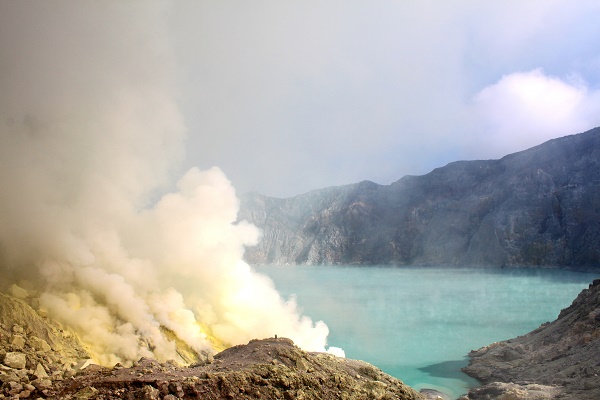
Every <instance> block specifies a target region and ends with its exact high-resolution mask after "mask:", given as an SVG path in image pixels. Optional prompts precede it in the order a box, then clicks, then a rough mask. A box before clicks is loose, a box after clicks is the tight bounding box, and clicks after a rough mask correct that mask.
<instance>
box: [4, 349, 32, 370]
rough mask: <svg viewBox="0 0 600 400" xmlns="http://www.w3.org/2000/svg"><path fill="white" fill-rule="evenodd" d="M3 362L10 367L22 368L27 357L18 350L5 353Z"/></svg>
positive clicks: (25, 363)
mask: <svg viewBox="0 0 600 400" xmlns="http://www.w3.org/2000/svg"><path fill="white" fill-rule="evenodd" d="M3 364H4V365H6V366H7V367H10V368H15V369H23V368H25V366H26V365H27V357H26V356H25V354H23V353H18V352H10V353H6V355H5V356H4V361H3Z"/></svg>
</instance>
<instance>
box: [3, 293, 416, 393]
mask: <svg viewBox="0 0 600 400" xmlns="http://www.w3.org/2000/svg"><path fill="white" fill-rule="evenodd" d="M0 321H2V323H1V324H0V399H27V398H49V399H80V400H83V399H105V400H109V399H148V400H151V399H154V400H176V399H307V400H308V399H330V400H333V399H349V400H350V399H355V400H359V399H361V400H362V399H398V400H423V399H425V398H426V397H425V396H423V395H421V394H419V393H417V392H415V391H414V390H413V389H411V388H410V387H408V386H406V385H404V384H403V383H402V382H401V381H399V380H398V379H395V378H393V377H391V376H389V375H387V374H385V373H383V372H382V371H381V370H379V369H377V368H375V367H374V366H372V365H370V364H367V363H365V362H362V361H355V360H348V359H345V358H338V357H335V356H333V355H330V354H324V353H307V352H305V351H303V350H301V349H300V348H298V347H296V346H295V345H294V343H293V342H292V341H291V340H289V339H284V338H279V339H278V338H271V339H264V340H253V341H251V342H250V343H248V344H247V345H240V346H235V347H232V348H229V349H227V350H225V351H223V352H221V353H219V354H217V355H215V356H214V357H212V356H210V357H208V358H207V359H206V360H204V361H202V362H197V363H194V364H192V365H190V366H181V365H178V364H176V363H175V362H166V363H159V362H157V361H155V360H151V359H146V358H143V359H141V360H139V361H138V362H136V363H134V365H133V366H132V367H130V368H124V367H123V366H122V365H119V364H117V365H115V366H113V367H111V368H107V367H101V366H98V365H95V364H93V362H92V360H91V359H90V358H89V353H88V352H87V351H86V349H85V346H84V345H82V344H81V343H80V342H79V340H78V339H77V337H76V336H73V334H71V333H70V332H69V331H68V330H65V329H63V328H61V327H60V326H58V325H56V324H55V323H53V322H52V321H50V320H48V319H47V318H43V317H41V316H40V315H39V314H38V313H37V312H36V311H35V310H34V309H33V308H31V307H30V306H29V305H28V304H27V303H25V302H24V301H22V300H19V299H16V298H14V297H12V296H6V295H3V294H0Z"/></svg>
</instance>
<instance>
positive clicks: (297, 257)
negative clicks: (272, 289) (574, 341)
mask: <svg viewBox="0 0 600 400" xmlns="http://www.w3.org/2000/svg"><path fill="white" fill-rule="evenodd" d="M599 164H600V128H595V129H592V130H590V131H587V132H585V133H581V134H577V135H571V136H566V137H562V138H559V139H554V140H550V141H548V142H545V143H544V144H541V145H538V146H536V147H533V148H530V149H528V150H525V151H521V152H518V153H514V154H510V155H507V156H505V157H503V158H501V159H499V160H485V161H457V162H453V163H450V164H448V165H446V166H444V167H441V168H437V169H434V170H433V171H431V172H430V173H428V174H426V175H422V176H405V177H403V178H401V179H399V180H398V181H396V182H394V183H392V184H390V185H378V184H376V183H373V182H369V181H363V182H360V183H356V184H352V185H346V186H340V187H329V188H325V189H321V190H314V191H311V192H308V193H305V194H302V195H299V196H295V197H292V198H287V199H277V198H272V197H268V196H263V195H260V194H258V193H251V194H247V195H245V196H242V198H241V210H240V213H239V216H238V219H239V220H246V221H249V222H251V223H253V224H255V225H256V226H258V227H259V228H260V229H261V230H262V237H261V239H260V241H259V243H258V245H257V246H255V247H251V248H249V249H248V250H247V252H246V254H245V259H246V261H248V262H249V263H251V264H313V265H319V264H323V265H327V264H365V265H368V264H398V265H480V266H494V267H501V266H553V267H563V268H574V269H597V268H599V266H600V240H599V239H600V165H599Z"/></svg>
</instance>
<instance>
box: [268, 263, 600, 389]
mask: <svg viewBox="0 0 600 400" xmlns="http://www.w3.org/2000/svg"><path fill="white" fill-rule="evenodd" d="M256 269H257V270H258V271H259V272H261V273H264V274H265V275H267V276H269V277H271V279H273V281H274V282H275V286H276V287H277V289H278V290H279V292H280V293H281V294H282V295H283V296H284V297H286V298H288V297H289V296H291V295H295V296H296V297H297V302H298V305H299V306H300V307H301V309H302V310H303V312H304V314H306V315H308V316H310V317H311V318H312V319H313V320H323V321H325V322H326V323H327V325H328V326H329V329H330V334H329V345H331V346H336V347H341V348H343V349H344V351H345V352H346V357H348V358H354V359H360V360H364V361H367V362H370V363H372V364H374V365H376V366H377V367H379V368H381V369H382V370H383V371H385V372H387V373H389V374H390V375H393V376H395V377H397V378H399V379H401V380H402V381H404V382H405V383H407V384H409V385H410V386H412V387H414V388H416V389H417V390H418V389H421V388H424V387H427V388H433V389H437V390H440V391H442V392H444V393H447V394H448V395H450V396H451V397H453V398H456V397H459V396H460V395H461V394H464V393H466V392H467V391H468V388H469V387H472V386H475V385H477V381H475V380H474V379H472V378H469V377H468V376H467V375H465V374H463V373H462V372H461V371H460V368H461V367H463V366H466V365H467V358H466V355H467V354H468V353H469V351H470V350H472V349H477V348H479V347H482V346H485V345H488V344H490V343H493V342H496V341H499V340H505V339H509V338H512V337H516V336H519V335H522V334H525V333H527V332H529V331H531V330H533V329H535V328H537V327H538V326H539V325H540V324H542V323H544V322H546V321H552V320H554V319H555V318H556V317H557V316H558V313H559V312H560V310H561V309H563V308H565V307H567V306H569V305H570V304H571V302H572V301H573V300H574V299H575V297H576V296H577V294H578V293H579V292H580V291H581V290H582V289H583V288H586V287H587V286H588V285H589V283H591V282H592V280H593V279H595V278H598V277H599V275H598V274H590V273H578V272H568V271H559V270H548V269H473V268H434V267H424V268H414V267H410V268H407V267H357V266H326V267H322V266H318V267H316V266H301V267H299V266H296V267H289V266H285V267H279V266H269V267H258V268H256Z"/></svg>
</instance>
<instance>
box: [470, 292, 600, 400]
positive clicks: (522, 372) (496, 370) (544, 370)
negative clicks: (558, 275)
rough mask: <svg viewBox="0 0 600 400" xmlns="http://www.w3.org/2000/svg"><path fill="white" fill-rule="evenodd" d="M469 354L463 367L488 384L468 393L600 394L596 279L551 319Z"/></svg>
mask: <svg viewBox="0 0 600 400" xmlns="http://www.w3.org/2000/svg"><path fill="white" fill-rule="evenodd" d="M469 356H470V357H471V363H470V365H469V366H468V367H466V368H465V369H464V371H465V372H466V373H467V374H469V375H471V376H473V377H474V378H476V379H478V380H479V381H481V382H482V383H484V384H486V386H484V387H483V388H479V389H476V390H472V391H471V392H470V393H469V399H495V398H502V397H500V394H501V393H504V394H506V396H507V397H505V398H511V399H533V398H535V399H538V398H539V399H546V398H558V399H582V400H585V399H589V400H597V399H600V280H595V281H594V282H593V283H592V284H591V285H590V287H589V288H588V289H585V290H583V291H582V292H581V293H580V294H579V296H577V298H576V299H575V301H573V303H572V304H571V306H569V307H568V308H566V309H564V310H562V311H561V313H560V315H559V316H558V318H557V319H556V320H555V321H553V322H551V323H547V324H544V325H542V326H541V327H539V328H538V329H536V330H534V331H532V332H530V333H528V334H527V335H524V336H520V337H518V338H516V339H511V340H508V341H505V342H498V343H494V344H492V345H490V346H486V347H483V348H481V349H479V350H475V351H473V352H471V353H470V354H469ZM509 383H510V384H512V385H513V386H510V385H509V386H507V385H505V384H509ZM515 384H516V385H515ZM494 393H495V395H492V394H494ZM508 393H512V396H513V397H508ZM534 395H535V396H534ZM486 396H487V397H486ZM494 396H496V397H494ZM527 396H529V397H527ZM543 396H546V397H543Z"/></svg>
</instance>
